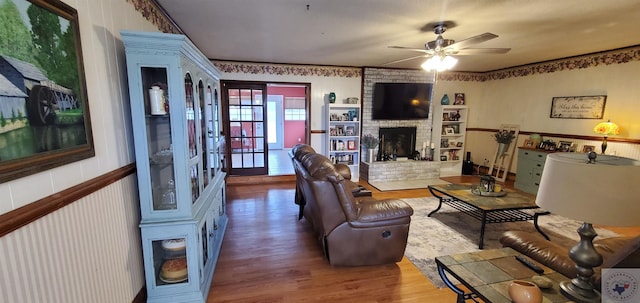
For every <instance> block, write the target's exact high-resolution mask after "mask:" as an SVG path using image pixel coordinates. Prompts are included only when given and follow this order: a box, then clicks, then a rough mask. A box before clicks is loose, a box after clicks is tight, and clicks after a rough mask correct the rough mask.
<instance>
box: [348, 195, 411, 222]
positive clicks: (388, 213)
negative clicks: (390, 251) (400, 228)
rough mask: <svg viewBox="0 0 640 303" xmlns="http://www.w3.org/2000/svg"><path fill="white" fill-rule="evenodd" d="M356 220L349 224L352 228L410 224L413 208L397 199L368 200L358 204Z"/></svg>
mask: <svg viewBox="0 0 640 303" xmlns="http://www.w3.org/2000/svg"><path fill="white" fill-rule="evenodd" d="M358 208H359V209H358V216H357V217H356V220H354V221H352V222H349V223H350V224H351V225H352V226H354V227H372V226H380V224H381V223H383V222H384V224H385V225H388V224H407V223H409V222H411V215H413V208H411V206H410V205H409V204H407V203H406V202H404V201H402V200H397V199H387V200H373V199H371V200H369V201H366V202H363V203H359V204H358Z"/></svg>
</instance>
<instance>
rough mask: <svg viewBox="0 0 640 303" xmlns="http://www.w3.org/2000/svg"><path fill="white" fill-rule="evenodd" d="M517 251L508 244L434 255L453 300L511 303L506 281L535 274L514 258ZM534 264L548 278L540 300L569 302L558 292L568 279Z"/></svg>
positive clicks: (525, 279) (529, 279)
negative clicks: (472, 250) (550, 284)
mask: <svg viewBox="0 0 640 303" xmlns="http://www.w3.org/2000/svg"><path fill="white" fill-rule="evenodd" d="M519 254H520V253H518V252H517V251H515V250H513V249H511V248H508V247H506V248H501V249H487V250H483V251H477V252H472V253H461V254H455V255H448V256H442V257H436V265H437V266H438V273H439V274H440V277H441V278H442V281H444V283H445V284H446V285H447V287H449V288H450V289H451V290H453V291H454V292H455V293H456V294H457V295H458V296H457V301H456V302H457V303H463V302H465V301H466V300H473V301H475V302H477V301H476V300H475V299H476V298H481V299H482V300H483V301H484V302H493V303H511V299H510V298H509V283H511V281H513V280H524V281H531V278H532V277H533V276H536V275H538V274H537V273H536V272H534V271H533V270H531V269H530V268H528V267H526V266H525V265H523V264H522V263H520V262H518V261H517V260H516V259H515V256H516V255H519ZM536 264H537V265H539V266H540V267H542V268H543V269H544V273H542V274H540V276H544V277H546V278H549V279H550V280H551V281H552V286H551V288H548V289H542V295H543V297H544V299H543V302H545V303H547V302H552V303H561V302H562V303H564V302H570V301H569V300H568V299H567V298H565V297H564V296H563V295H562V293H561V292H560V287H559V284H560V282H562V281H568V280H570V279H569V278H568V277H565V276H563V275H562V274H560V273H557V272H555V271H553V270H552V269H550V268H549V267H546V266H544V265H542V264H540V263H537V262H536ZM447 274H449V275H451V276H453V277H454V278H455V279H456V280H458V281H459V282H460V283H461V284H462V285H464V286H465V287H466V288H467V289H468V290H469V292H465V291H464V290H462V289H460V288H458V287H457V286H456V285H454V284H453V283H452V282H451V281H450V280H449V278H448V277H447Z"/></svg>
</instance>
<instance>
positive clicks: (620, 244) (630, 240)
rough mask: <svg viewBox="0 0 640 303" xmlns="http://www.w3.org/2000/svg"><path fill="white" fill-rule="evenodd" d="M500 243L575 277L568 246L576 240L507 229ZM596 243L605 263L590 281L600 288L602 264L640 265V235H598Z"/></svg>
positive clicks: (612, 265) (619, 265) (574, 265)
mask: <svg viewBox="0 0 640 303" xmlns="http://www.w3.org/2000/svg"><path fill="white" fill-rule="evenodd" d="M500 243H501V244H502V245H503V246H505V247H511V248H513V249H514V250H516V251H518V252H520V253H521V254H524V255H526V256H528V257H530V258H531V259H533V260H535V261H538V262H540V263H541V264H543V265H545V266H547V267H549V268H551V269H553V270H554V271H556V272H559V273H561V274H563V275H564V276H566V277H570V278H575V277H576V274H577V271H576V264H575V263H574V262H573V260H571V258H570V257H569V250H570V249H571V248H572V247H573V246H574V245H575V244H576V242H574V241H558V240H553V239H552V240H551V241H549V240H546V239H544V238H543V237H542V236H540V235H539V234H535V233H529V232H524V231H508V232H505V233H504V234H503V235H502V237H501V238H500ZM593 245H594V247H595V249H596V251H598V253H600V254H601V255H602V257H603V263H602V266H600V267H598V268H596V269H595V274H594V275H593V277H592V281H591V283H592V284H593V286H594V287H596V288H597V289H600V269H601V268H637V267H640V236H636V237H612V238H605V239H598V238H596V239H595V240H594V241H593Z"/></svg>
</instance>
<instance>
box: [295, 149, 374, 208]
mask: <svg viewBox="0 0 640 303" xmlns="http://www.w3.org/2000/svg"><path fill="white" fill-rule="evenodd" d="M315 153H316V151H315V150H314V149H313V147H311V146H310V145H307V144H297V145H296V146H294V147H293V148H292V149H291V150H290V151H289V156H290V157H291V161H292V162H293V167H294V171H295V173H296V195H295V203H296V204H298V206H299V208H300V211H299V213H298V219H302V217H303V214H304V213H303V210H304V207H305V205H306V201H305V199H304V195H303V194H302V186H303V184H302V182H303V180H304V178H302V176H301V175H300V170H299V169H302V170H304V169H305V168H304V167H300V166H301V165H302V164H301V162H300V161H302V160H304V159H305V158H306V156H307V155H310V154H315ZM333 166H334V168H335V170H336V171H337V172H338V173H339V174H340V175H341V176H342V177H343V178H344V182H345V184H346V186H347V188H348V189H349V190H350V191H351V192H352V193H353V195H354V196H355V197H368V196H371V191H369V190H367V189H366V188H364V187H363V186H361V185H360V184H358V183H355V182H353V181H351V169H350V168H349V166H348V165H345V164H340V163H338V164H334V165H333Z"/></svg>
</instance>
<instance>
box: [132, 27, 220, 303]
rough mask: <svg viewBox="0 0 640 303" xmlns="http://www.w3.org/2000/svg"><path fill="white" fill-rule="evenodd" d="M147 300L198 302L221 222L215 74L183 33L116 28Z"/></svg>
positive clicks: (207, 285) (208, 274)
mask: <svg viewBox="0 0 640 303" xmlns="http://www.w3.org/2000/svg"><path fill="white" fill-rule="evenodd" d="M121 36H122V41H123V43H124V46H125V53H126V61H127V73H128V78H129V96H130V99H131V100H130V101H131V120H132V124H133V135H134V141H135V154H136V167H137V175H138V189H139V194H140V213H141V222H140V230H141V235H142V248H143V257H144V266H145V275H146V287H147V298H148V299H147V300H148V302H205V301H206V298H207V294H208V292H209V288H210V286H211V280H212V279H213V272H214V269H215V264H216V262H217V259H218V254H219V251H220V247H221V245H222V238H223V236H224V232H225V229H226V226H227V215H226V199H225V173H224V172H223V171H222V170H221V167H222V162H223V160H222V157H223V152H224V151H223V150H222V147H223V142H224V138H223V137H221V136H220V135H219V134H220V123H221V121H220V120H221V119H220V113H219V107H218V104H219V103H218V102H219V92H220V74H219V72H218V70H217V69H216V68H215V67H214V66H213V64H212V63H211V62H210V61H209V60H208V59H207V58H206V57H205V56H203V55H202V54H201V53H200V51H199V50H198V49H197V48H196V47H195V46H194V45H193V44H192V43H191V41H189V40H188V39H187V38H186V37H185V36H183V35H175V34H163V33H147V32H133V31H122V32H121Z"/></svg>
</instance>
